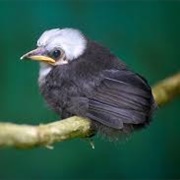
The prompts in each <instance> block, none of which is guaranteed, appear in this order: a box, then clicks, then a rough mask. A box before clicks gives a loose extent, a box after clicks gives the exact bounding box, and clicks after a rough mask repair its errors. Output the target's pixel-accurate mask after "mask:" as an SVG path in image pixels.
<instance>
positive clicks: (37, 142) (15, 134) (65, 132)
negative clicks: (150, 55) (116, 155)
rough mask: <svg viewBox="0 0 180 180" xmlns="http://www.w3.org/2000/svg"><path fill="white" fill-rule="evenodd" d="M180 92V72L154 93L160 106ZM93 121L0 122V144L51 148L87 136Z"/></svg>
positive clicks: (162, 82) (163, 83)
mask: <svg viewBox="0 0 180 180" xmlns="http://www.w3.org/2000/svg"><path fill="white" fill-rule="evenodd" d="M179 94H180V73H178V74H176V75H174V76H172V77H169V78H167V79H165V80H162V81H161V82H159V83H157V84H156V85H155V86H154V87H153V95H154V98H155V100H156V102H157V104H158V105H159V106H163V105H165V104H166V103H168V102H170V101H171V100H172V99H173V98H175V97H176V96H178V95H179ZM90 125H91V124H90V121H89V120H88V119H84V118H81V117H77V116H74V117H71V118H67V119H65V120H61V121H56V122H53V123H48V124H44V125H38V126H31V125H17V124H13V123H0V147H18V148H32V147H37V146H46V147H49V148H51V145H52V144H53V143H55V142H61V141H64V140H67V139H72V138H76V137H87V136H88V135H90V134H91V133H92V131H91V128H90Z"/></svg>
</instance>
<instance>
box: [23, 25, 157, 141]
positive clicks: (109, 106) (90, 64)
mask: <svg viewBox="0 0 180 180" xmlns="http://www.w3.org/2000/svg"><path fill="white" fill-rule="evenodd" d="M24 58H28V59H32V60H37V61H39V62H40V72H39V79H38V82H39V87H40V91H41V93H42V95H43V96H44V98H45V100H46V101H47V103H48V104H49V106H50V107H51V108H52V109H53V110H54V111H55V112H56V113H58V114H59V115H61V117H62V118H67V117H70V116H74V115H77V116H82V117H86V118H89V119H90V120H91V121H92V128H93V129H94V130H95V132H101V133H102V134H104V135H106V136H107V137H110V138H118V137H119V134H124V133H125V134H127V133H130V132H132V131H133V130H134V129H139V128H142V127H145V126H146V125H148V124H149V122H150V119H151V116H152V112H153V110H154V108H155V102H154V99H153V95H152V92H151V88H150V86H149V85H148V83H147V81H146V80H145V79H144V78H143V77H142V76H140V75H139V74H137V73H135V72H133V71H132V70H130V69H129V68H128V67H127V66H126V65H125V63H124V62H122V61H121V60H120V59H118V58H117V57H116V56H115V55H113V54H112V53H111V52H110V51H109V50H108V49H107V48H105V47H104V46H102V45H100V44H99V43H96V42H94V41H91V40H89V39H88V38H87V37H85V36H84V35H83V34H82V33H81V32H80V31H79V30H76V29H72V28H65V29H52V30H48V31H45V32H44V33H43V34H42V35H41V37H40V38H39V40H38V41H37V49H35V50H33V51H30V52H28V53H27V54H25V55H23V56H22V57H21V59H24Z"/></svg>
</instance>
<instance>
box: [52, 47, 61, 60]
mask: <svg viewBox="0 0 180 180" xmlns="http://www.w3.org/2000/svg"><path fill="white" fill-rule="evenodd" d="M60 56H61V51H60V50H59V49H56V50H54V51H53V52H52V57H53V58H55V59H57V58H59V57H60Z"/></svg>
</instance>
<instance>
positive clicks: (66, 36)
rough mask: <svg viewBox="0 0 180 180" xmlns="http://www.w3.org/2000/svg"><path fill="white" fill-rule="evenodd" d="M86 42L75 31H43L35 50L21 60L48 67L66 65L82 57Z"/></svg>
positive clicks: (82, 36)
mask: <svg viewBox="0 0 180 180" xmlns="http://www.w3.org/2000/svg"><path fill="white" fill-rule="evenodd" d="M86 44H87V40H86V38H85V37H84V35H83V34H82V33H81V32H80V31H79V30H76V29H71V28H64V29H51V30H48V31H45V32H44V33H43V34H42V35H41V36H40V38H39V39H38V41H37V48H36V49H34V50H32V51H30V52H28V53H26V54H25V55H23V56H22V57H21V59H31V60H36V61H39V62H43V64H48V65H50V66H57V65H63V64H68V63H69V62H70V61H72V60H73V59H76V58H78V57H79V56H80V55H82V54H83V53H84V51H85V49H86Z"/></svg>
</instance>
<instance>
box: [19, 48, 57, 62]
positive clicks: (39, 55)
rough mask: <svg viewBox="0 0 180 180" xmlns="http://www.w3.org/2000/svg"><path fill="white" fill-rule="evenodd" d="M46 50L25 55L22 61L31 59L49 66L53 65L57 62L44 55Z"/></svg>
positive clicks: (38, 50)
mask: <svg viewBox="0 0 180 180" xmlns="http://www.w3.org/2000/svg"><path fill="white" fill-rule="evenodd" d="M43 52H44V50H43V49H42V48H37V49H34V50H32V51H30V52H28V53H26V54H24V55H23V56H22V57H21V58H20V59H25V58H27V59H31V60H35V61H41V62H45V63H48V64H51V65H53V64H54V63H55V62H56V61H55V60H54V59H52V58H50V57H47V56H45V55H42V54H43Z"/></svg>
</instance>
